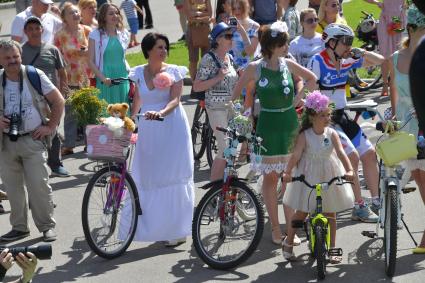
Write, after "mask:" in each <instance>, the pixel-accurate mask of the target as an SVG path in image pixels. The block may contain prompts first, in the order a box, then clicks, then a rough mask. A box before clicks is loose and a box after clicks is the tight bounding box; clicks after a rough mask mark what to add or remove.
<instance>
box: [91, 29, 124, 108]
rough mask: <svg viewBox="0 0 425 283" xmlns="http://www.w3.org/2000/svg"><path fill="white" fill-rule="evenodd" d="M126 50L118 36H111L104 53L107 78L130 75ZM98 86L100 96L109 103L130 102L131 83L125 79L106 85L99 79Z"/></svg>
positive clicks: (104, 67)
mask: <svg viewBox="0 0 425 283" xmlns="http://www.w3.org/2000/svg"><path fill="white" fill-rule="evenodd" d="M124 53H125V50H124V49H123V48H122V46H121V43H120V42H119V40H118V38H117V37H116V36H113V37H110V38H109V40H108V45H107V46H106V49H105V52H104V53H103V74H104V75H105V76H106V77H107V78H111V79H114V78H120V77H124V78H126V77H128V72H127V69H126V66H125V64H124V60H123V58H124V55H125V54H124ZM96 87H97V88H98V89H100V95H99V98H101V99H105V100H106V101H107V102H108V103H110V104H112V103H124V102H126V103H128V91H129V87H130V86H129V83H128V81H124V82H122V83H120V84H119V85H111V86H106V85H105V84H102V83H101V82H100V80H99V79H97V83H96Z"/></svg>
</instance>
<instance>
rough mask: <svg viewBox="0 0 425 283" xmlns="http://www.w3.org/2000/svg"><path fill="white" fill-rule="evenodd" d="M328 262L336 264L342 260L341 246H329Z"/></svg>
mask: <svg viewBox="0 0 425 283" xmlns="http://www.w3.org/2000/svg"><path fill="white" fill-rule="evenodd" d="M328 257H329V263H331V264H338V263H341V261H342V249H341V248H330V249H329V250H328Z"/></svg>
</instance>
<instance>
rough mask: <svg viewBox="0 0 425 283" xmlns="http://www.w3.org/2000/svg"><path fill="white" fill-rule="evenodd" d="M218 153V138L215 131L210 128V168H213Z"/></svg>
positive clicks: (208, 140)
mask: <svg viewBox="0 0 425 283" xmlns="http://www.w3.org/2000/svg"><path fill="white" fill-rule="evenodd" d="M217 152H218V145H217V141H216V137H215V136H214V131H213V130H212V129H211V128H209V130H208V139H207V161H208V165H209V166H210V168H211V167H212V164H213V161H214V158H215V156H216V155H217Z"/></svg>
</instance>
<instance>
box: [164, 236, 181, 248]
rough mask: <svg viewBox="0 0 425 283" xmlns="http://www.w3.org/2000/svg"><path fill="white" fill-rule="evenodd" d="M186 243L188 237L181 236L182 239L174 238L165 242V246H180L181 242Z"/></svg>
mask: <svg viewBox="0 0 425 283" xmlns="http://www.w3.org/2000/svg"><path fill="white" fill-rule="evenodd" d="M184 243H186V238H180V239H174V240H170V241H167V242H165V246H166V247H169V248H172V247H177V246H180V245H181V244H184Z"/></svg>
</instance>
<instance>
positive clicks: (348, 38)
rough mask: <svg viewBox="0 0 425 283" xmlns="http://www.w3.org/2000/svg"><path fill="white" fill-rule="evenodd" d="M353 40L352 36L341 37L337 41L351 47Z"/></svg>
mask: <svg viewBox="0 0 425 283" xmlns="http://www.w3.org/2000/svg"><path fill="white" fill-rule="evenodd" d="M353 40H354V38H353V37H352V36H346V35H345V36H341V37H340V38H338V41H339V42H341V43H342V44H344V45H345V46H351V45H353Z"/></svg>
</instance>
